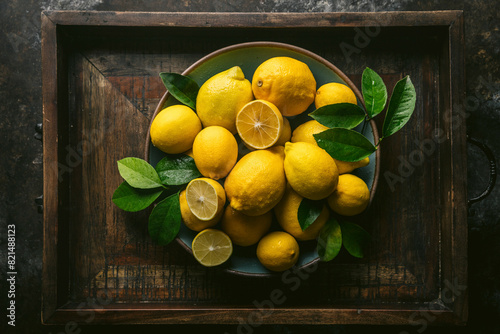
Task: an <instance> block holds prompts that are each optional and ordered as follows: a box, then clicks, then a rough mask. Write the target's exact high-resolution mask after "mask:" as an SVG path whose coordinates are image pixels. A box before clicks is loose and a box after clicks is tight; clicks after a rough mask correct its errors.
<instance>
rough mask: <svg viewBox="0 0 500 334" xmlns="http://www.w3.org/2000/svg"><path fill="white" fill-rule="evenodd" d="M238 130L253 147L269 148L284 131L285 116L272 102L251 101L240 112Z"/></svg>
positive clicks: (237, 117) (242, 137) (241, 136)
mask: <svg viewBox="0 0 500 334" xmlns="http://www.w3.org/2000/svg"><path fill="white" fill-rule="evenodd" d="M236 130H237V131H238V134H239V135H240V138H241V140H243V142H245V144H246V145H248V146H250V147H251V148H254V149H264V148H268V147H271V146H273V145H274V144H276V142H277V141H278V139H279V137H280V136H281V133H282V132H283V116H281V113H280V111H279V110H278V108H276V106H275V105H274V104H272V103H271V102H267V101H264V100H255V101H251V102H249V103H247V104H245V106H243V108H241V110H240V111H239V112H238V115H237V116H236Z"/></svg>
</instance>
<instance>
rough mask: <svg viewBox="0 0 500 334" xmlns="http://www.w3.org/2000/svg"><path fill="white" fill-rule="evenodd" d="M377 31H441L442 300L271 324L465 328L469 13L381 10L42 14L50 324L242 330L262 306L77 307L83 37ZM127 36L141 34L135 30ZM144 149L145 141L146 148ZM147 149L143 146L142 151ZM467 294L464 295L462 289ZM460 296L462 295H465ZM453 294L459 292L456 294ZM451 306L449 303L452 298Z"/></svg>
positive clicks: (284, 312)
mask: <svg viewBox="0 0 500 334" xmlns="http://www.w3.org/2000/svg"><path fill="white" fill-rule="evenodd" d="M367 26H379V27H382V28H399V27H401V28H408V27H410V28H411V29H422V31H423V32H424V33H425V31H426V30H425V29H428V28H429V27H430V28H432V29H436V31H439V33H443V34H444V35H443V36H444V37H443V40H444V41H445V43H443V44H442V45H441V49H440V50H438V51H437V52H438V53H439V57H440V61H441V63H440V66H439V70H438V71H439V73H438V77H439V80H440V81H439V84H438V85H439V89H440V92H439V98H438V100H439V101H438V102H439V105H440V106H441V107H440V108H441V111H442V115H441V116H440V117H441V120H440V122H441V124H442V125H443V127H444V136H445V137H446V140H445V141H444V142H443V143H442V144H441V145H440V156H439V165H440V166H442V169H443V170H442V171H439V173H442V175H445V174H446V175H449V177H445V178H443V179H442V180H441V184H440V187H441V188H440V189H442V191H441V193H440V195H439V196H440V199H441V201H442V204H443V209H442V213H441V216H440V218H439V222H440V229H441V232H440V235H441V236H442V237H441V238H440V239H439V240H438V241H437V242H438V243H439V246H436V247H438V248H439V254H440V259H439V260H438V261H439V263H440V264H441V267H440V268H441V272H440V273H439V279H440V282H438V283H436V284H437V285H436V286H437V287H438V289H439V291H440V293H439V296H440V297H439V298H437V299H435V300H433V304H432V305H445V306H444V307H441V308H440V309H439V310H435V309H433V306H432V305H431V304H425V305H430V306H429V307H428V309H427V310H425V309H424V310H422V305H421V304H415V305H413V306H412V305H411V303H400V304H399V305H398V304H391V305H386V306H383V305H382V306H381V305H378V306H377V305H376V306H370V305H351V304H346V305H343V306H342V305H336V306H334V307H327V306H325V305H297V306H289V307H281V308H278V307H276V308H274V310H273V312H272V316H269V317H265V318H264V320H263V322H264V323H272V324H277V323H298V324H319V323H321V324H399V325H404V324H412V322H414V320H415V319H418V318H419V317H421V315H422V314H423V313H424V312H432V315H433V316H436V319H435V320H433V321H432V322H431V323H432V324H464V323H465V322H466V320H467V290H466V288H464V287H466V286H467V259H466V257H467V247H466V245H467V210H466V199H467V197H466V193H467V192H466V188H467V187H466V180H467V173H466V171H467V168H466V167H467V164H466V155H467V151H466V142H465V140H466V136H465V122H464V119H463V118H461V116H462V113H461V108H460V106H462V105H463V102H464V92H465V75H464V35H463V13H462V12H461V11H440V12H380V13H146V12H141V13H134V12H79V11H48V12H44V13H42V66H43V71H42V80H43V143H44V147H43V155H44V158H43V163H44V174H43V177H44V214H43V216H44V250H43V275H42V278H43V285H42V287H43V291H42V321H43V322H44V323H46V324H61V323H65V322H68V321H76V322H79V323H86V321H85V320H86V318H82V317H81V314H90V313H92V314H93V315H95V318H94V319H93V322H95V323H108V324H114V323H137V324H139V323H148V324H151V323H165V324H167V323H170V324H181V323H211V324H216V323H220V324H238V319H239V318H242V319H249V317H250V316H252V314H255V312H256V308H255V307H252V306H251V305H250V306H249V305H246V306H245V305H208V304H203V303H201V304H200V305H198V306H193V305H190V304H189V303H184V304H183V303H111V304H102V305H99V307H98V308H92V307H89V306H88V305H85V306H82V304H81V303H78V301H75V300H71V298H70V296H69V295H68V293H69V292H68V291H70V283H69V282H70V280H71V274H70V272H69V270H68V268H69V266H70V260H69V258H68V257H67V256H66V255H65V254H67V253H68V251H69V250H71V249H72V248H71V245H70V240H69V238H68V235H69V233H70V232H69V230H70V227H69V218H68V217H69V213H68V211H69V210H64V208H66V207H69V205H70V203H69V202H68V201H69V199H68V198H69V196H70V192H71V189H72V188H71V184H70V183H69V182H71V181H66V180H62V181H61V180H60V172H61V168H60V164H61V162H63V159H64V144H65V143H66V142H68V138H69V137H71V136H72V134H71V133H70V132H69V131H68V129H67V124H68V122H69V121H70V120H69V117H70V116H69V115H68V113H66V110H67V109H68V108H69V105H70V104H71V102H70V99H71V98H70V95H71V94H72V92H71V90H70V89H69V88H68V86H69V84H70V83H69V81H70V79H69V75H68V70H67V69H68V62H70V59H69V58H68V54H69V53H70V52H71V48H72V44H71V40H72V38H73V36H75V35H79V36H80V35H82V34H85V33H86V32H89V33H90V34H96V32H99V33H100V32H102V33H104V34H109V35H110V36H113V34H120V32H119V31H120V30H119V28H120V27H127V28H131V29H132V28H134V27H136V28H141V29H142V28H146V29H156V28H157V29H166V31H167V32H168V29H170V28H176V29H177V28H182V29H195V30H196V31H198V30H200V29H204V30H205V31H207V32H210V31H212V30H214V31H216V30H221V29H223V30H224V29H241V30H245V29H246V30H249V29H250V30H252V29H253V30H258V29H261V28H265V29H279V30H280V31H283V32H286V31H287V30H290V31H300V30H301V29H307V30H308V31H309V30H310V31H314V30H318V31H326V30H330V29H352V28H357V27H367ZM128 31H133V29H132V30H128ZM141 144H142V143H141ZM139 146H142V145H139ZM457 287H458V288H459V290H456V288H457ZM460 289H461V290H460ZM450 292H451V295H449V293H450ZM444 299H447V300H444Z"/></svg>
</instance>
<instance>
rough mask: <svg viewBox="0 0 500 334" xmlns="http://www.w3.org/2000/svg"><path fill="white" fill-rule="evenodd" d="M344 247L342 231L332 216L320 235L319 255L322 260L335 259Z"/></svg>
mask: <svg viewBox="0 0 500 334" xmlns="http://www.w3.org/2000/svg"><path fill="white" fill-rule="evenodd" d="M341 247H342V232H341V229H340V225H339V223H338V222H337V220H335V218H330V219H329V220H328V221H327V222H326V224H325V225H324V226H323V227H322V228H321V230H320V232H319V235H318V247H317V251H318V255H319V258H320V259H321V260H322V261H331V260H333V259H334V258H335V257H336V256H337V255H338V254H339V252H340V248H341Z"/></svg>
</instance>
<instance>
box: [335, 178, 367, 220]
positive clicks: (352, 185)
mask: <svg viewBox="0 0 500 334" xmlns="http://www.w3.org/2000/svg"><path fill="white" fill-rule="evenodd" d="M369 202H370V190H369V189H368V186H367V185H366V183H365V181H363V180H362V179H360V178H359V177H357V176H355V175H352V174H342V175H340V176H339V184H338V185H337V190H336V191H335V192H334V193H333V194H332V195H331V196H330V197H328V205H329V206H330V208H331V209H332V210H333V211H335V212H336V213H338V214H340V215H343V216H354V215H357V214H360V213H361V212H363V211H364V210H365V209H366V207H367V206H368V203H369Z"/></svg>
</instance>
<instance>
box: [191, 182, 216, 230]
mask: <svg viewBox="0 0 500 334" xmlns="http://www.w3.org/2000/svg"><path fill="white" fill-rule="evenodd" d="M186 201H187V204H188V206H189V209H190V210H191V212H192V213H193V215H195V216H196V218H198V219H200V220H203V221H206V220H211V219H213V218H214V217H215V216H216V215H217V213H218V212H219V211H221V210H222V209H223V207H224V203H225V202H226V193H225V192H224V188H223V187H222V186H221V185H220V184H219V183H218V182H217V181H214V180H212V179H209V178H198V179H194V180H192V181H191V182H189V184H188V185H187V187H186Z"/></svg>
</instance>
